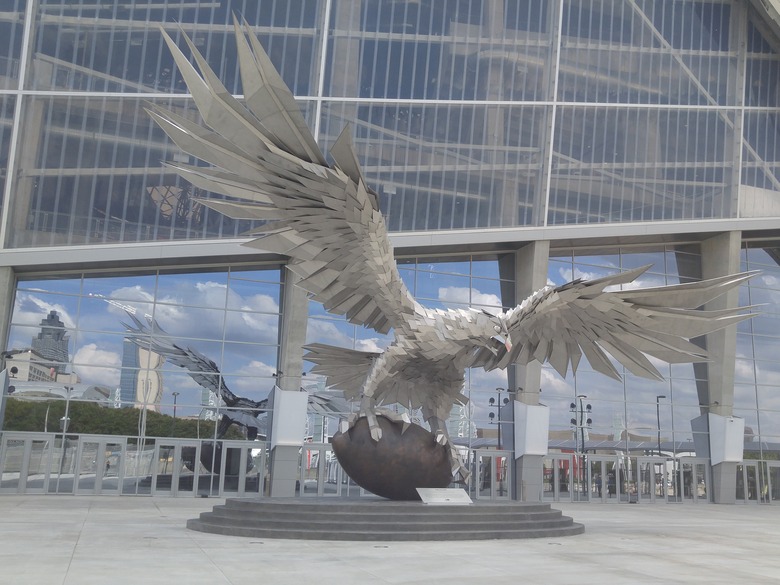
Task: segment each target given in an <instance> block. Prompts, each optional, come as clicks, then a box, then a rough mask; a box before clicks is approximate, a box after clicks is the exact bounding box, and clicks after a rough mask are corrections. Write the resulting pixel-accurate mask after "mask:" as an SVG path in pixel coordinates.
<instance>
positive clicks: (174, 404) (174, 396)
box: [173, 392, 180, 421]
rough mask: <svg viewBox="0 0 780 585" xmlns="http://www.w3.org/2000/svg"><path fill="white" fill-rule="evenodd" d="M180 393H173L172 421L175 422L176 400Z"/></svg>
mask: <svg viewBox="0 0 780 585" xmlns="http://www.w3.org/2000/svg"><path fill="white" fill-rule="evenodd" d="M179 394H180V392H174V393H173V420H174V421H175V420H176V399H177V398H178V397H179Z"/></svg>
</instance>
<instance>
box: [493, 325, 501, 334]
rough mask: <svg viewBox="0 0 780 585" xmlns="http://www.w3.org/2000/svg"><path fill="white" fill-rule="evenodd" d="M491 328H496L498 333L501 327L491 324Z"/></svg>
mask: <svg viewBox="0 0 780 585" xmlns="http://www.w3.org/2000/svg"><path fill="white" fill-rule="evenodd" d="M493 329H495V330H496V333H500V332H501V327H499V326H498V325H493Z"/></svg>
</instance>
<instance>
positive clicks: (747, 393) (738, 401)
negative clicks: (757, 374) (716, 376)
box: [734, 384, 780, 409]
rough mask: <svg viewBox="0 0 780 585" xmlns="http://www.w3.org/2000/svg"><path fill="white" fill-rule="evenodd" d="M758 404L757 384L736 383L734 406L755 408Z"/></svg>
mask: <svg viewBox="0 0 780 585" xmlns="http://www.w3.org/2000/svg"><path fill="white" fill-rule="evenodd" d="M756 406H757V405H756V386H755V385H753V384H734V408H738V409H750V408H752V409H755V408H756ZM778 406H780V404H778Z"/></svg>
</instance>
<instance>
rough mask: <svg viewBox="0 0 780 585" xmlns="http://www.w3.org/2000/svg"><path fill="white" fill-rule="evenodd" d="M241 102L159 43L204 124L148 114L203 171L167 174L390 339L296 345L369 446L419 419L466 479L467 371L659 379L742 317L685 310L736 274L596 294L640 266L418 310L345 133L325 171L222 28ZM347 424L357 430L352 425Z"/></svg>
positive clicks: (700, 353)
mask: <svg viewBox="0 0 780 585" xmlns="http://www.w3.org/2000/svg"><path fill="white" fill-rule="evenodd" d="M234 27H235V33H236V42H237V45H238V59H239V66H240V72H241V81H242V84H243V89H244V98H243V100H241V101H239V100H238V99H236V98H234V97H233V96H231V94H230V93H229V92H228V90H227V89H226V88H225V87H224V86H223V85H222V84H221V83H220V81H219V79H218V78H217V76H216V75H215V73H214V72H213V71H212V70H211V69H210V68H209V66H208V64H207V62H206V60H205V59H204V58H203V56H202V55H201V54H200V53H199V52H198V50H197V49H196V48H195V46H194V44H193V43H192V42H191V41H190V39H188V38H187V37H186V35H183V36H184V39H185V41H186V43H187V45H188V46H189V49H190V51H191V53H192V56H193V60H194V64H191V63H190V61H189V60H188V59H187V58H186V57H185V55H184V54H183V53H182V52H181V51H180V50H179V48H178V47H177V46H176V44H175V43H174V42H173V40H172V39H171V38H170V37H169V36H168V35H167V34H165V32H164V31H163V36H164V37H165V40H166V42H167V44H168V46H169V48H170V50H171V52H172V53H173V56H174V59H175V61H176V64H177V66H178V67H179V69H180V71H181V74H182V76H183V78H184V79H185V81H186V83H187V86H188V87H189V90H190V92H191V94H192V97H193V100H194V101H195V103H196V105H197V107H198V110H199V111H200V114H201V116H202V118H203V122H204V124H205V125H201V124H198V123H195V122H193V121H191V120H190V119H187V118H185V117H182V116H180V115H178V114H176V113H174V112H171V111H166V110H164V109H161V108H159V107H157V106H154V105H150V106H149V108H148V111H149V113H150V115H151V116H152V117H153V118H154V119H155V120H156V122H157V123H158V124H159V125H160V127H161V128H162V129H163V130H164V131H165V132H166V133H167V134H168V136H169V137H170V138H171V140H173V142H174V143H176V145H177V146H179V147H180V148H181V149H182V150H184V151H185V152H187V153H189V154H191V155H193V156H195V157H197V158H198V159H200V160H201V161H204V162H206V163H209V165H210V166H193V165H187V164H180V163H170V164H168V166H169V167H170V168H171V169H173V170H174V171H175V172H177V173H178V174H179V175H180V176H181V177H183V178H184V179H185V180H187V181H189V182H191V183H192V184H194V185H195V186H196V187H199V188H201V189H204V190H206V191H209V192H212V193H217V194H221V195H224V196H226V197H228V198H229V199H225V200H217V199H206V200H201V202H202V203H203V204H204V205H206V206H208V207H210V208H211V209H214V210H216V211H218V212H221V213H223V214H225V215H228V216H230V217H233V218H236V219H249V220H267V223H265V224H264V225H262V226H261V227H259V228H256V229H254V230H253V231H251V232H249V234H248V235H250V236H254V239H252V240H251V241H248V242H247V243H246V245H247V246H251V247H254V248H259V249H261V250H264V251H266V252H274V253H278V254H282V255H284V256H287V257H289V259H290V260H289V264H288V267H289V269H290V270H291V271H292V272H294V273H295V274H297V275H298V276H299V277H300V282H299V283H298V286H301V287H303V288H304V289H305V290H306V291H308V292H309V293H310V294H311V297H312V298H313V299H314V300H317V301H319V302H321V303H322V304H323V305H324V307H325V309H326V310H328V311H329V312H331V313H335V314H338V315H346V318H347V320H348V321H349V322H350V323H354V324H358V325H363V326H365V327H368V328H371V329H374V330H376V331H377V332H379V333H383V334H384V333H388V332H389V331H391V330H392V331H393V334H394V336H395V337H394V340H393V342H392V343H391V344H390V345H389V347H388V348H387V349H386V350H385V351H384V352H382V353H373V352H362V351H354V350H350V349H344V348H340V347H332V346H327V345H322V344H311V345H308V346H307V347H306V349H307V352H308V353H307V354H306V355H305V356H304V357H305V358H306V359H307V360H308V361H310V362H313V363H314V364H315V366H314V368H313V370H312V371H313V372H315V373H320V374H323V375H324V376H326V378H327V384H328V385H329V386H331V387H333V388H337V389H340V390H342V391H344V393H345V396H346V397H347V398H348V399H351V400H355V401H359V403H360V408H359V412H358V418H362V417H366V418H367V421H368V424H369V428H370V432H371V437H372V439H373V440H374V441H379V440H381V434H382V431H381V428H380V427H379V425H378V424H377V420H376V412H377V407H380V406H383V405H384V406H389V405H393V404H396V403H397V404H400V405H402V406H403V407H406V408H408V409H421V412H422V414H423V417H424V419H425V421H426V422H427V423H428V425H429V426H430V429H431V432H432V433H433V434H434V435H435V437H436V440H437V441H438V442H439V443H441V444H442V445H449V449H450V455H451V462H452V472H453V475H457V474H458V472H459V473H460V476H461V478H463V479H465V478H466V477H467V475H468V472H467V470H466V469H465V468H464V467H463V465H462V464H461V463H460V460H459V458H458V456H457V452H456V451H455V449H454V447H453V446H452V445H451V443H450V442H449V439H448V436H447V429H446V426H445V421H446V420H447V418H448V417H449V415H450V411H451V410H452V407H453V405H454V404H455V403H465V402H466V401H467V398H466V397H465V396H464V395H463V394H462V389H463V385H464V372H465V369H466V368H473V367H482V368H485V369H486V370H493V369H495V368H506V367H507V366H509V365H510V364H513V363H520V364H526V363H528V362H530V361H532V360H537V361H539V362H549V363H550V364H551V365H552V367H554V368H555V369H556V370H557V371H558V372H560V373H561V374H562V375H565V374H566V372H567V371H568V369H569V368H571V370H572V371H576V369H577V366H578V364H579V361H580V358H581V356H582V355H583V354H584V355H585V356H586V357H587V360H588V362H589V363H590V365H591V366H592V367H593V368H595V369H596V370H598V371H599V372H602V373H604V374H606V375H607V376H611V377H615V378H617V377H619V376H620V372H619V371H618V369H617V368H616V366H615V365H614V363H613V361H612V360H611V359H610V357H609V356H611V357H612V358H614V360H616V361H617V362H618V363H619V364H620V365H622V366H623V367H625V368H626V369H627V370H628V371H630V372H632V373H634V374H636V375H639V376H643V377H648V378H655V379H658V378H661V374H660V373H659V372H658V370H657V369H656V368H655V366H653V364H652V362H651V361H650V360H649V359H648V356H653V357H656V358H659V359H661V360H664V361H666V362H672V363H678V362H695V361H703V360H706V359H707V353H706V351H705V350H704V349H702V348H701V347H700V346H698V345H695V344H694V343H692V342H691V341H689V340H690V339H691V338H693V337H697V336H701V335H705V334H707V333H710V332H712V331H715V330H718V329H721V328H723V327H726V326H728V325H731V324H733V323H737V322H738V321H741V320H743V319H746V318H748V317H750V316H751V315H750V314H744V312H743V311H741V310H739V309H735V310H731V309H727V310H722V311H703V310H698V309H697V307H700V306H701V305H703V304H704V303H706V302H707V301H709V300H710V299H712V298H715V297H717V296H719V295H721V294H723V293H725V292H727V291H728V290H731V289H733V288H734V287H736V286H738V285H739V284H740V283H742V282H743V281H745V280H746V279H747V278H750V276H752V274H738V275H734V276H726V277H723V278H717V279H713V280H706V281H702V282H695V283H688V284H681V285H676V286H665V287H659V288H652V289H629V290H615V291H614V292H611V291H610V292H608V291H606V290H605V289H607V287H617V285H623V284H628V283H631V282H632V281H634V280H635V279H636V278H637V277H638V276H639V275H641V274H642V273H643V272H644V271H645V270H646V269H647V267H645V268H639V269H636V270H630V271H626V272H622V273H619V274H615V275H612V276H607V277H606V278H601V279H598V280H591V281H583V280H577V281H574V282H571V283H569V284H566V285H563V286H559V287H552V286H547V287H544V288H543V289H541V290H539V291H538V292H536V293H534V294H533V295H531V296H530V297H529V298H528V299H526V300H525V301H523V302H522V303H521V304H520V305H519V306H517V307H515V308H513V309H509V310H508V311H505V312H501V313H499V314H490V313H488V312H485V311H482V310H478V309H449V310H442V309H431V308H427V307H424V306H422V305H421V304H420V303H418V302H417V301H416V300H415V299H414V298H413V297H412V295H411V294H410V292H409V290H408V289H407V287H406V286H405V284H404V282H403V280H402V278H401V276H400V274H399V271H398V269H397V266H396V262H395V259H394V256H393V250H392V247H391V245H390V242H389V239H388V235H387V227H386V225H385V222H384V219H383V217H382V213H381V211H380V209H379V201H378V196H377V193H376V192H375V191H373V190H372V189H371V187H370V186H368V185H367V184H366V181H365V179H364V177H363V175H362V173H361V169H360V165H359V163H358V160H357V156H356V154H355V152H354V149H353V146H352V142H351V130H350V127H349V126H347V127H346V128H344V130H343V131H342V133H341V135H340V136H339V137H338V139H337V140H336V141H335V143H334V144H333V145H332V147H331V149H330V156H331V159H332V161H333V164H329V163H328V161H327V160H326V158H325V156H324V155H323V153H322V152H321V151H320V149H319V147H318V145H317V143H316V141H315V139H314V137H313V136H312V134H311V133H310V132H309V129H308V127H307V125H306V122H305V120H304V118H303V116H302V114H301V112H300V109H299V107H298V105H297V104H296V102H295V99H294V97H293V94H292V93H291V91H290V90H289V89H288V88H287V86H286V85H285V83H284V81H283V80H282V78H281V77H280V75H279V74H278V73H277V71H276V70H275V68H274V66H273V64H272V63H271V61H270V59H269V58H268V56H267V54H266V53H265V51H264V50H263V48H262V46H261V45H260V42H259V41H258V40H257V38H256V37H255V36H254V35H253V33H252V32H251V30H250V29H249V27H248V25H247V24H246V23H244V26H243V28H242V27H241V25H240V24H239V23H238V21H235V20H234ZM353 422H354V419H353Z"/></svg>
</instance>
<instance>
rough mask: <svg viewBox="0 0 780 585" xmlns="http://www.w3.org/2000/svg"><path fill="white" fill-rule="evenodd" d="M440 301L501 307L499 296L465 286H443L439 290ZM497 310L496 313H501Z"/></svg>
mask: <svg viewBox="0 0 780 585" xmlns="http://www.w3.org/2000/svg"><path fill="white" fill-rule="evenodd" d="M438 298H439V300H440V301H441V302H443V303H445V304H446V303H457V304H459V305H468V304H474V305H489V306H493V307H501V299H500V298H498V296H497V295H494V294H490V293H483V292H480V291H479V290H477V289H476V288H473V287H472V288H468V287H465V286H443V287H440V288H439V297H438ZM500 310H501V309H500V308H497V309H496V313H498V312H500Z"/></svg>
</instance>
